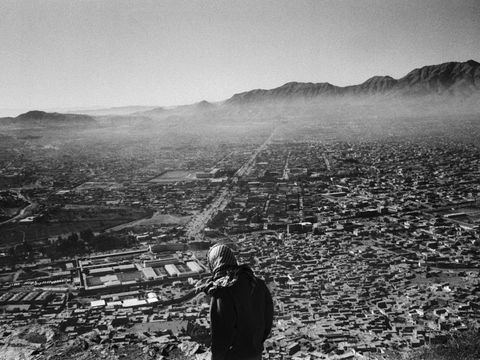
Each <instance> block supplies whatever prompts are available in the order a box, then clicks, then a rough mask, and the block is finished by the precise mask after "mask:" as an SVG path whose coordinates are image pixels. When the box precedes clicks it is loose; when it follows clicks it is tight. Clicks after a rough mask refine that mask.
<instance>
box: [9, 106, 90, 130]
mask: <svg viewBox="0 0 480 360" xmlns="http://www.w3.org/2000/svg"><path fill="white" fill-rule="evenodd" d="M0 124H1V125H12V126H22V127H57V126H82V125H91V124H96V121H95V119H94V118H93V117H91V116H89V115H84V114H62V113H57V112H52V113H50V112H45V111H39V110H33V111H29V112H26V113H24V114H20V115H18V116H17V117H4V118H0Z"/></svg>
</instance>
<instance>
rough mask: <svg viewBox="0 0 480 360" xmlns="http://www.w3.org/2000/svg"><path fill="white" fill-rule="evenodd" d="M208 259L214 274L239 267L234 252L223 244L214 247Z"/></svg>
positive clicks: (209, 252)
mask: <svg viewBox="0 0 480 360" xmlns="http://www.w3.org/2000/svg"><path fill="white" fill-rule="evenodd" d="M207 259H208V265H209V266H210V270H211V271H212V273H213V274H215V273H218V272H220V271H222V270H226V269H227V268H230V267H235V266H237V265H238V264H237V259H235V255H234V254H233V251H232V250H231V249H230V248H229V247H228V246H227V245H223V244H216V245H214V246H212V247H211V248H210V250H209V251H208V254H207Z"/></svg>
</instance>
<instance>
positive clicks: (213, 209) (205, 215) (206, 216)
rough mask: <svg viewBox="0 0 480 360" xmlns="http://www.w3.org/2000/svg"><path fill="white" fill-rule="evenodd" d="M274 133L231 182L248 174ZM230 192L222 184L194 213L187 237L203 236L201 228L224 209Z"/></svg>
mask: <svg viewBox="0 0 480 360" xmlns="http://www.w3.org/2000/svg"><path fill="white" fill-rule="evenodd" d="M274 134H275V128H274V129H273V131H272V133H271V134H270V136H269V137H268V138H267V139H266V140H265V141H264V142H263V143H262V144H261V145H260V146H259V147H258V148H256V149H255V151H254V152H253V154H252V156H251V157H250V158H249V159H248V160H247V161H246V162H245V163H244V164H243V165H242V166H241V167H240V168H239V169H238V170H237V171H236V172H235V174H234V175H233V177H232V179H231V183H233V184H236V183H237V182H238V180H239V179H240V178H241V177H242V176H244V175H248V174H250V172H251V171H252V169H253V167H254V166H255V160H256V159H257V156H258V154H260V152H261V151H263V150H264V149H265V148H266V147H267V146H268V144H270V142H271V141H272V139H273V136H274ZM231 197H232V192H231V190H230V187H229V185H228V184H227V185H225V186H223V187H222V188H221V189H220V191H219V192H218V194H217V196H216V197H215V198H214V199H213V201H212V202H211V203H210V204H209V205H208V206H207V207H205V209H203V211H202V212H201V213H199V214H196V215H195V216H194V217H193V218H192V219H191V220H190V222H189V223H188V224H187V225H186V236H187V238H188V239H195V240H201V239H202V238H203V230H204V229H205V226H206V225H207V223H208V222H209V221H210V220H211V219H212V218H213V217H214V216H215V215H216V214H217V213H218V211H219V210H223V209H225V207H226V206H227V204H228V203H229V202H230V199H231Z"/></svg>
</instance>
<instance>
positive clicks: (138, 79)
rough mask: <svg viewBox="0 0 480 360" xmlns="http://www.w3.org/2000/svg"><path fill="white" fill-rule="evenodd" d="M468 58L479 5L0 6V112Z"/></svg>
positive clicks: (477, 52)
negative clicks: (1, 109)
mask: <svg viewBox="0 0 480 360" xmlns="http://www.w3.org/2000/svg"><path fill="white" fill-rule="evenodd" d="M468 59H474V60H477V61H480V1H479V0H416V1H408V0H398V1H396V0H310V1H301V0H291V1H281V0H272V1H262V0H252V1H247V0H241V1H240V0H232V1H209V0H197V1H195V0H190V1H181V0H172V1H164V0H152V1H142V0H135V1H121V0H108V1H107V0H105V1H80V0H64V1H50V0H38V1H29V0H21V1H17V0H12V1H9V0H1V2H0V108H18V109H34V108H35V109H45V108H68V107H93V106H122V105H175V104H185V103H192V102H196V101H200V100H202V99H206V100H209V101H217V100H223V99H225V98H228V97H230V96H231V95H232V94H233V93H236V92H241V91H245V90H250V89H253V88H272V87H276V86H280V85H282V84H284V83H285V82H288V81H312V82H324V81H328V82H330V83H332V84H335V85H347V84H356V83H360V82H363V81H364V80H366V79H367V78H369V77H371V76H373V75H387V74H388V75H391V76H393V77H396V78H398V77H400V76H403V75H405V74H406V73H407V72H408V71H410V70H411V69H413V68H415V67H419V66H422V65H429V64H437V63H441V62H446V61H455V60H456V61H465V60H468Z"/></svg>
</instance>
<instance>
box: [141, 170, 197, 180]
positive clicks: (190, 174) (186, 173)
mask: <svg viewBox="0 0 480 360" xmlns="http://www.w3.org/2000/svg"><path fill="white" fill-rule="evenodd" d="M196 172H197V171H194V170H172V171H166V172H164V173H163V174H161V175H160V176H157V177H156V178H153V179H152V180H150V182H151V183H171V182H177V181H194V180H198V179H197V176H196Z"/></svg>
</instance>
